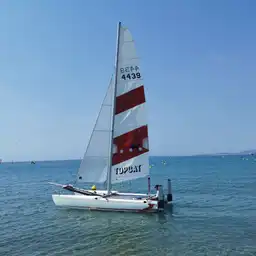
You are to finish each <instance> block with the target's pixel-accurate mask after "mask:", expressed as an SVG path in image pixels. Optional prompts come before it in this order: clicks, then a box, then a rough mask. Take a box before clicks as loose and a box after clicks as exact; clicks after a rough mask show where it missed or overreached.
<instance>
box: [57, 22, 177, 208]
mask: <svg viewBox="0 0 256 256" xmlns="http://www.w3.org/2000/svg"><path fill="white" fill-rule="evenodd" d="M149 169H150V168H149V137H148V122H147V112H146V99H145V93H144V85H143V76H142V72H141V69H140V63H139V58H138V57H137V55H136V51H135V44H134V40H133V38H132V35H131V33H130V31H129V30H128V29H127V28H126V27H124V26H122V24H121V22H119V23H118V29H117V47H116V61H115V71H114V74H113V76H112V78H111V81H110V84H109V87H108V90H107V93H106V95H105V98H104V100H103V103H102V105H101V109H100V111H99V114H98V117H97V120H96V123H95V126H94V128H93V131H92V134H91V137H90V140H89V143H88V145H87V149H86V152H85V154H84V158H83V159H82V161H81V165H80V168H79V170H78V174H77V183H83V182H84V183H85V182H87V183H97V184H99V183H100V184H106V185H107V189H106V190H96V191H95V190H92V189H89V190H86V189H81V188H77V187H74V186H73V185H61V184H56V183H52V184H54V185H59V186H61V187H62V188H63V189H65V190H68V191H71V192H73V194H53V195H52V199H53V202H54V203H55V205H56V206H60V207H68V208H82V209H89V210H105V211H132V212H158V211H163V210H164V206H165V204H166V203H167V202H171V201H172V195H171V188H170V180H168V195H167V197H165V196H164V193H163V188H162V186H161V185H157V188H158V197H157V198H154V197H153V196H152V195H151V194H150V178H149V177H148V176H149ZM146 177H148V181H149V183H148V193H147V194H139V193H121V192H119V191H113V190H112V185H113V184H116V183H122V182H127V181H132V180H135V179H138V178H146Z"/></svg>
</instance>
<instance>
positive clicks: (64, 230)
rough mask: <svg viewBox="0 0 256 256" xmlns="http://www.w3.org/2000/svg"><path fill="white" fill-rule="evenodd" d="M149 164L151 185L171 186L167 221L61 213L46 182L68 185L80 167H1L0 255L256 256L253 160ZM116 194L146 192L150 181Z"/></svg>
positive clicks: (159, 160)
mask: <svg viewBox="0 0 256 256" xmlns="http://www.w3.org/2000/svg"><path fill="white" fill-rule="evenodd" d="M162 160H165V161H166V165H164V164H163V163H162ZM150 161H151V163H153V164H154V166H153V167H152V168H151V171H152V174H151V180H152V182H153V183H154V184H156V183H163V180H164V182H166V179H167V178H171V179H172V187H173V195H174V204H173V206H172V208H170V209H169V211H168V212H166V213H164V214H136V213H116V212H113V213H111V212H108V213H107V212H93V211H83V210H67V209H66V210H64V209H58V208H56V207H55V205H54V204H53V202H52V199H51V194H52V193H54V191H55V190H56V188H55V187H54V186H51V185H49V184H47V182H48V181H54V182H59V183H67V182H68V183H71V182H72V181H74V179H75V176H76V171H77V168H78V167H79V164H80V162H79V161H53V162H37V163H36V164H35V165H31V164H29V163H14V164H7V163H4V164H1V165H0V174H1V175H0V194H1V200H0V227H1V229H0V255H1V256H2V255H10V256H16V255H25V256H27V255H28V256H30V255H31V256H35V255H62V256H63V255H90V256H94V255H103V254H104V256H108V255H109V256H110V255H111V256H112V255H113V256H114V255H138V256H142V255H155V254H156V253H161V255H191V256H192V255H193V256H195V255H213V256H215V255H232V256H233V255H234V256H235V255H256V159H255V158H254V157H253V156H248V157H245V158H243V157H241V156H225V157H224V158H222V157H219V156H216V157H152V158H151V159H150ZM164 185H165V187H166V184H164ZM152 186H153V184H152ZM115 189H118V190H120V191H121V190H126V191H127V190H130V191H131V190H132V191H134V192H146V190H147V179H144V180H136V181H134V182H133V183H132V184H121V185H118V186H117V187H115Z"/></svg>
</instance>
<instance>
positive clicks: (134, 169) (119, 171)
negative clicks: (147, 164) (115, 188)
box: [116, 164, 142, 175]
mask: <svg viewBox="0 0 256 256" xmlns="http://www.w3.org/2000/svg"><path fill="white" fill-rule="evenodd" d="M141 166H142V165H141V164H140V165H134V166H128V167H119V168H116V175H122V174H126V173H134V172H141Z"/></svg>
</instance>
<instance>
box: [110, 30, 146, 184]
mask: <svg viewBox="0 0 256 256" xmlns="http://www.w3.org/2000/svg"><path fill="white" fill-rule="evenodd" d="M117 58H118V60H117V74H116V75H117V81H116V95H115V101H116V102H115V113H114V114H115V117H114V134H113V157H112V170H111V183H112V184H113V183H119V182H123V181H128V180H134V179H137V178H142V177H145V176H147V175H149V159H148V158H149V156H148V154H149V145H148V123H147V118H146V106H145V102H146V100H145V93H144V85H143V79H142V73H141V69H140V65H139V58H138V57H137V55H136V50H135V44H134V41H133V38H132V35H131V33H130V31H129V30H128V29H127V28H125V27H122V26H121V27H120V29H119V51H118V56H117Z"/></svg>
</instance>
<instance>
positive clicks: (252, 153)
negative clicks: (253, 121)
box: [2, 150, 256, 164]
mask: <svg viewBox="0 0 256 256" xmlns="http://www.w3.org/2000/svg"><path fill="white" fill-rule="evenodd" d="M249 155H256V150H248V151H242V152H239V153H213V154H196V155H169V156H167V155H162V156H159V155H156V156H150V157H171V158H175V157H200V156H202V157H203V156H213V157H214V156H249ZM60 161H62V162H63V161H82V159H81V158H80V159H56V160H47V159H45V160H35V164H36V163H37V162H60ZM28 162H29V163H31V161H30V160H24V161H7V162H4V161H2V164H11V163H13V164H15V163H16V164H17V163H28Z"/></svg>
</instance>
